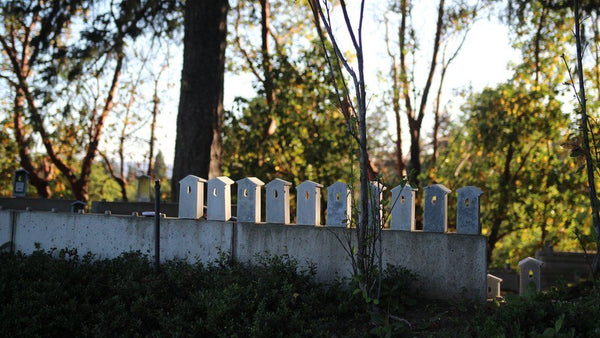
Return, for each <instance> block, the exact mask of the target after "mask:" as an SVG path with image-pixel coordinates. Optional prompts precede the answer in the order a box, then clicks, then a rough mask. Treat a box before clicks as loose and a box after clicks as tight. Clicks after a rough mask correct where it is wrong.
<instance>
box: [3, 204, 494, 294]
mask: <svg viewBox="0 0 600 338" xmlns="http://www.w3.org/2000/svg"><path fill="white" fill-rule="evenodd" d="M347 231H350V230H347V229H344V228H339V227H337V228H336V227H322V226H307V225H283V224H264V223H259V224H255V223H239V222H221V221H207V220H204V219H198V220H193V219H178V218H163V219H161V232H160V241H161V244H160V245H161V253H160V254H161V259H163V260H165V259H174V258H182V259H187V260H188V261H190V262H196V261H202V262H209V261H212V260H214V259H215V258H217V257H218V256H219V254H220V252H225V253H230V254H231V255H232V257H233V258H234V259H236V260H238V261H242V262H245V261H252V260H253V259H255V258H256V255H257V254H261V253H270V254H277V255H282V254H287V255H289V256H291V257H293V258H295V259H297V260H298V261H299V262H300V263H301V264H315V266H316V269H317V279H319V280H321V281H332V280H335V279H337V278H340V277H348V276H350V274H351V266H350V261H349V258H348V256H347V254H346V252H345V251H344V249H343V247H342V246H341V245H340V243H339V242H338V240H337V239H336V235H337V236H341V237H343V236H344V234H345V232H347ZM11 238H12V239H13V240H14V243H13V245H14V248H15V250H17V251H21V252H23V253H25V254H30V253H32V252H33V251H34V250H35V249H36V243H37V244H38V245H39V247H40V248H41V249H43V250H49V249H51V248H57V249H62V248H73V249H77V250H78V252H79V253H80V254H83V253H86V252H92V253H94V254H96V255H97V256H98V257H99V258H112V257H116V256H118V255H119V254H121V253H123V252H128V251H140V252H142V253H144V254H149V255H152V254H153V252H154V218H148V217H137V216H117V215H102V214H73V213H53V212H42V211H15V210H0V241H1V242H2V243H0V244H3V243H6V242H8V241H10V240H11ZM382 244H383V262H384V264H386V263H390V264H395V265H400V266H403V267H405V268H407V269H409V270H411V271H413V272H415V273H416V274H418V276H419V281H418V288H419V289H420V290H421V292H422V293H423V295H425V296H428V297H432V298H458V297H463V296H466V297H468V298H473V299H476V300H479V301H484V300H485V297H486V258H485V257H486V254H485V248H486V240H485V237H484V236H481V235H462V234H453V233H434V232H418V231H417V232H415V231H413V232H407V231H399V230H384V231H383V234H382Z"/></svg>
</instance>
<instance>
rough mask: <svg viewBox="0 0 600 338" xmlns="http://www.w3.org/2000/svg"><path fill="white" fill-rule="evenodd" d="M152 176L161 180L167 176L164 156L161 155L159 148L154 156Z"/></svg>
mask: <svg viewBox="0 0 600 338" xmlns="http://www.w3.org/2000/svg"><path fill="white" fill-rule="evenodd" d="M152 177H153V178H154V179H157V180H163V179H166V178H167V165H166V164H165V157H164V156H163V153H162V151H160V150H159V151H158V154H156V157H155V158H154V167H153V168H152Z"/></svg>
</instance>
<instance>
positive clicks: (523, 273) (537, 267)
mask: <svg viewBox="0 0 600 338" xmlns="http://www.w3.org/2000/svg"><path fill="white" fill-rule="evenodd" d="M542 265H544V262H542V261H540V260H537V259H535V258H532V257H527V258H525V259H523V260H522V261H520V262H519V270H520V273H519V279H520V281H519V294H520V295H523V294H524V293H525V291H526V290H527V288H535V290H537V291H540V290H541V289H542V285H541V284H542V283H541V282H542ZM531 284H533V286H529V285H531Z"/></svg>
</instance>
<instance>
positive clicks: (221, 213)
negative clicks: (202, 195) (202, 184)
mask: <svg viewBox="0 0 600 338" xmlns="http://www.w3.org/2000/svg"><path fill="white" fill-rule="evenodd" d="M233 183H235V182H234V181H233V180H232V179H230V178H229V177H226V176H219V177H215V178H212V179H210V180H208V183H207V186H208V189H207V190H206V192H207V194H208V196H207V198H206V219H207V220H209V221H228V220H229V219H230V218H231V185H232V184H233Z"/></svg>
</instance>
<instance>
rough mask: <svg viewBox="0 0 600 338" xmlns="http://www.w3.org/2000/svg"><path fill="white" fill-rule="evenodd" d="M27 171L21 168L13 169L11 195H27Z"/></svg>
mask: <svg viewBox="0 0 600 338" xmlns="http://www.w3.org/2000/svg"><path fill="white" fill-rule="evenodd" d="M28 175H29V172H28V171H27V170H25V169H23V168H20V169H17V170H15V177H14V180H13V194H12V195H13V197H25V196H26V195H27V176H28Z"/></svg>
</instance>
